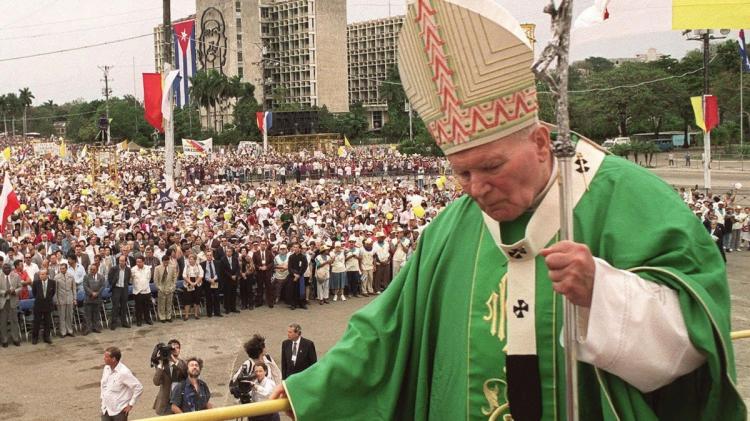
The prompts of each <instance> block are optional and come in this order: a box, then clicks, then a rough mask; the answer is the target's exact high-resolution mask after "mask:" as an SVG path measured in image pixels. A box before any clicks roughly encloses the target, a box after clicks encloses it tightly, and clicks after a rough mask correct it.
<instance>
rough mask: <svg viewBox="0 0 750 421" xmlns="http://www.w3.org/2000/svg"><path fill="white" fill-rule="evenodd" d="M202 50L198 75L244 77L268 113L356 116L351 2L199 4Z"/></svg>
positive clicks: (226, 0) (207, 0)
mask: <svg viewBox="0 0 750 421" xmlns="http://www.w3.org/2000/svg"><path fill="white" fill-rule="evenodd" d="M196 50H197V56H198V57H197V58H198V69H199V70H200V69H216V70H217V71H219V72H221V73H223V74H225V75H227V76H229V77H232V76H235V75H239V76H240V77H242V79H243V80H244V81H247V82H250V83H252V84H253V85H255V87H256V89H255V96H256V100H257V101H258V102H259V103H261V104H264V107H265V108H266V109H275V108H277V107H278V106H280V105H283V104H303V105H310V106H324V105H325V106H327V107H328V109H329V110H330V111H332V112H345V111H348V110H349V101H348V95H347V92H346V90H345V89H342V81H345V80H347V65H346V0H242V1H231V0H197V1H196ZM230 108H231V107H227V109H226V110H224V112H223V114H225V115H227V116H228V115H229V114H231V109H230Z"/></svg>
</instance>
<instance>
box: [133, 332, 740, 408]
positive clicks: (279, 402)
mask: <svg viewBox="0 0 750 421" xmlns="http://www.w3.org/2000/svg"><path fill="white" fill-rule="evenodd" d="M731 336H732V340H737V339H749V338H750V330H738V331H736V332H732V335H731ZM291 409H292V407H291V405H290V403H289V400H288V399H276V400H272V401H263V402H256V403H248V404H244V405H235V406H224V407H221V408H214V409H207V410H205V411H200V412H189V413H186V414H174V415H165V416H161V417H152V418H143V419H141V420H140V421H223V420H231V419H241V418H244V417H258V416H261V415H268V414H273V413H274V412H283V411H289V410H291Z"/></svg>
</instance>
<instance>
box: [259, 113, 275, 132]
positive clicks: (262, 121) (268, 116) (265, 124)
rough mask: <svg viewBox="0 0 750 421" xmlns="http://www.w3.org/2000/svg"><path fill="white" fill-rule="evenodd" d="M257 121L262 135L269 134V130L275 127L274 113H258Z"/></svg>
mask: <svg viewBox="0 0 750 421" xmlns="http://www.w3.org/2000/svg"><path fill="white" fill-rule="evenodd" d="M255 121H256V123H258V130H260V132H261V133H265V134H268V129H270V128H271V126H272V125H273V113H272V112H271V111H258V112H256V113H255Z"/></svg>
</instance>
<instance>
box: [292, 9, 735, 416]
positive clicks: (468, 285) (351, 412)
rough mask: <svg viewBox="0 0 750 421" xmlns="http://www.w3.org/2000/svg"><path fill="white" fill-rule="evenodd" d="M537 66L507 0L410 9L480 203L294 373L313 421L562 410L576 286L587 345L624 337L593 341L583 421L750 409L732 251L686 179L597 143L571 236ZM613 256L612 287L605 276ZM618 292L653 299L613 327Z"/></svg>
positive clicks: (444, 227) (446, 134)
mask: <svg viewBox="0 0 750 421" xmlns="http://www.w3.org/2000/svg"><path fill="white" fill-rule="evenodd" d="M533 60H534V54H533V50H532V47H531V45H530V42H529V40H528V39H527V38H526V36H525V35H524V32H523V31H522V30H521V27H520V25H519V24H518V22H517V21H515V19H513V17H512V16H511V15H510V14H509V13H508V12H507V11H506V10H505V9H503V8H502V7H501V6H499V5H498V4H497V2H496V1H495V0H409V1H408V6H407V14H406V17H405V20H404V25H403V28H402V31H401V33H400V34H399V70H400V74H401V80H402V82H403V84H404V90H405V92H406V94H407V95H408V97H409V102H410V104H411V105H412V106H413V108H414V109H416V110H417V112H418V113H419V115H420V116H421V117H422V119H423V121H424V122H425V126H426V127H427V129H428V130H429V132H430V134H431V135H432V137H433V138H434V139H435V141H436V143H437V144H438V145H439V146H440V148H441V149H442V150H443V151H444V152H445V154H446V155H447V156H448V159H449V160H450V162H451V165H452V167H453V170H454V174H455V176H456V178H457V180H458V181H459V182H460V183H461V185H462V187H463V188H464V190H465V191H466V193H467V195H466V196H465V197H462V198H461V199H459V200H457V201H455V202H454V203H452V204H451V205H449V206H448V207H447V208H446V209H445V210H444V211H443V212H442V213H441V214H440V215H439V216H438V217H437V218H436V219H435V220H434V221H433V222H432V223H431V224H430V225H429V226H428V227H427V228H426V229H425V230H424V232H423V235H422V236H421V237H420V239H419V244H418V247H417V250H416V252H415V253H414V254H413V255H412V257H411V258H410V260H409V261H408V263H407V264H406V265H405V266H404V268H403V269H402V270H401V271H400V272H399V274H398V276H397V277H396V278H395V279H394V280H393V282H392V283H391V284H390V285H389V287H388V288H387V290H386V292H385V293H384V294H383V295H381V296H380V297H379V298H377V299H376V300H375V301H374V302H372V303H371V304H369V305H368V306H366V307H365V308H364V309H362V310H360V311H359V312H357V313H356V314H355V315H354V316H353V317H352V319H351V321H350V324H349V327H348V329H347V331H346V333H345V334H344V336H343V338H342V339H341V341H340V342H339V343H338V344H336V345H335V346H334V347H333V348H332V349H331V350H330V351H329V352H328V353H327V354H326V355H325V356H324V357H323V358H322V359H321V360H320V361H318V363H316V364H315V365H313V366H312V367H310V368H308V369H307V370H305V371H304V372H301V373H298V374H295V375H293V376H290V377H289V378H288V379H287V380H286V381H285V382H284V389H285V391H286V395H287V396H288V397H289V400H290V402H291V405H292V409H293V411H294V413H295V414H296V416H297V417H298V418H299V419H300V420H303V421H306V420H332V419H341V420H449V421H454V420H491V421H494V420H501V419H502V420H509V419H513V417H514V414H513V412H514V411H515V418H516V419H517V420H519V421H526V419H533V420H536V419H540V418H541V419H543V420H562V419H565V417H566V407H565V406H566V402H565V396H566V393H565V392H566V390H565V369H564V368H565V367H564V355H565V350H564V349H563V346H562V343H561V342H562V327H563V326H562V320H563V317H562V308H563V297H562V295H560V294H564V295H565V297H567V298H568V299H571V301H572V302H574V303H575V304H577V305H579V306H580V307H579V310H580V314H579V319H578V320H577V321H578V323H579V325H580V327H581V329H582V331H583V333H584V334H583V335H582V336H581V337H579V338H577V340H578V341H579V344H580V345H581V346H580V347H579V350H585V351H586V352H587V353H589V351H590V350H588V348H586V346H590V345H591V344H592V343H595V341H596V340H597V339H602V340H604V341H605V342H606V341H608V340H610V339H611V338H617V339H616V340H610V341H609V342H608V343H607V344H611V343H614V344H616V347H615V348H616V349H615V350H614V351H612V350H611V349H610V348H607V347H604V348H602V349H603V351H601V354H600V355H595V356H594V358H592V359H589V358H588V355H586V356H584V355H583V352H581V353H579V363H578V365H577V369H578V374H579V391H578V392H579V393H578V403H579V411H580V419H582V420H600V419H603V420H638V421H641V420H657V419H674V420H685V419H696V420H737V419H745V418H746V412H747V410H746V408H745V406H744V404H743V402H742V399H741V398H740V396H739V393H738V392H737V388H736V385H735V369H734V355H733V350H732V344H731V341H730V338H729V332H730V322H729V321H730V301H729V290H728V286H727V278H726V272H725V267H724V263H723V261H722V259H721V257H720V255H719V252H718V250H717V249H716V246H715V244H714V243H713V241H712V240H711V238H710V236H709V235H708V233H707V232H706V230H705V228H704V227H703V225H702V224H701V223H700V222H699V221H698V220H697V219H696V218H695V216H694V215H693V214H692V212H691V211H690V210H689V209H688V208H687V207H686V206H685V205H684V203H682V201H681V199H680V198H679V196H678V195H677V194H676V193H675V192H674V191H673V189H672V188H670V187H669V186H668V185H666V184H665V183H664V182H662V181H661V180H659V179H658V178H657V177H655V176H654V175H652V174H651V173H649V172H648V171H646V170H644V169H642V168H640V167H637V166H635V165H634V164H632V163H629V162H627V161H626V160H623V159H621V158H617V157H612V156H605V155H604V153H603V152H602V151H601V150H598V149H597V147H596V146H594V145H592V144H591V143H590V142H589V141H586V140H583V141H581V142H579V144H578V145H577V148H576V155H575V161H574V162H575V172H574V174H573V175H574V178H573V180H572V181H571V183H572V184H571V191H572V192H573V199H574V200H573V201H572V203H575V208H574V213H573V216H574V224H573V226H574V241H572V242H571V241H558V238H557V236H556V232H557V231H558V230H559V227H560V222H559V217H560V212H559V204H557V198H558V197H559V196H558V189H559V186H557V175H558V174H557V172H556V171H557V163H556V161H555V160H554V159H553V157H552V152H551V146H550V135H549V129H548V128H546V127H544V126H542V125H540V123H539V122H538V118H537V110H538V104H537V99H536V84H535V79H534V74H533V73H532V71H531V70H530V69H531V65H532V63H533ZM603 268H605V269H606V270H603V272H606V271H607V270H609V271H611V272H612V273H614V274H615V275H614V278H616V279H615V281H611V278H607V277H606V276H604V277H599V274H597V275H596V276H594V274H593V273H594V272H595V269H596V271H599V270H600V269H603ZM603 280H606V282H604V283H599V282H600V281H603ZM613 282H614V283H613ZM617 282H621V283H620V284H618V283H617ZM596 285H599V287H598V288H597V286H596ZM612 285H614V288H615V290H614V291H613V290H612V289H606V288H605V287H608V288H611V287H612ZM633 285H639V286H638V287H634V286H633ZM603 288H604V289H603ZM601 291H607V292H606V294H605V295H604V297H605V298H604V301H602V294H604V293H602V292H601ZM622 291H624V292H622ZM653 291H657V292H656V293H655V295H656V296H655V297H652V295H651V294H652V293H653ZM597 293H598V294H597ZM597 297H599V298H598V299H599V301H598V302H597V301H596V300H597ZM613 297H614V298H617V299H618V300H620V301H618V302H620V303H624V304H623V308H624V307H628V306H629V305H630V303H639V304H638V305H639V306H640V307H638V306H636V305H635V304H633V306H634V307H633V308H634V309H638V312H635V313H631V314H620V315H618V316H617V317H619V318H620V319H622V320H624V319H626V318H627V319H628V323H613V324H612V329H609V330H608V327H609V325H608V324H607V325H605V326H604V327H602V325H601V323H602V320H606V323H609V322H610V319H608V318H605V317H602V316H601V314H603V313H601V312H599V313H596V312H595V310H596V309H601V308H607V306H606V305H604V306H600V305H598V304H597V303H599V304H601V303H602V302H607V303H609V302H611V301H607V299H608V298H613ZM644 297H646V298H645V299H644ZM652 299H653V301H650V300H652ZM667 302H668V303H671V304H665V303H667ZM644 303H645V304H644ZM651 304H652V307H651V308H654V309H661V308H667V307H668V306H670V307H669V309H670V310H669V311H663V312H653V311H649V310H650V308H645V309H644V307H643V306H644V305H646V306H648V305H651ZM615 307H617V306H615ZM589 311H590V313H589ZM594 315H596V317H594ZM589 316H590V317H592V318H593V319H589V318H587V317H589ZM594 327H595V328H594ZM626 328H627V329H630V330H633V331H635V330H637V331H638V333H635V332H633V333H630V332H629V331H628V330H626ZM586 329H588V331H586ZM673 336H674V337H677V338H678V340H677V341H675V343H678V345H676V346H675V348H672V347H671V346H670V345H669V344H672V343H673V342H671V339H670V338H672V337H673ZM626 343H627V344H626ZM633 344H635V347H634V345H633ZM647 344H650V346H646V345H647ZM618 347H619V348H618ZM625 349H626V350H628V351H627V352H628V353H631V354H632V358H630V360H632V361H633V364H632V366H631V364H630V360H629V357H631V356H630V355H623V354H624V352H625V351H623V350H625ZM673 349H675V350H677V351H676V352H677V353H676V354H675V355H672V354H671V353H670V352H671V351H672V350H673ZM643 350H649V351H650V352H652V353H653V355H648V354H645V353H644V351H643ZM593 354H595V353H593ZM688 355H692V357H686V356H688ZM599 358H601V359H599ZM688 360H690V363H689V364H684V365H679V364H672V362H673V361H676V362H683V361H688ZM519 361H522V362H524V364H527V363H528V362H529V361H532V362H533V365H523V369H521V370H519V364H518V362H519ZM585 361H594V362H596V364H597V366H598V367H595V366H594V365H592V364H593V363H588V362H585ZM613 361H618V363H617V364H615V363H614V362H613ZM618 364H619V365H618ZM678 366H679V367H680V368H676V367H678ZM529 367H532V368H529ZM599 367H603V368H606V369H607V370H609V371H607V370H605V369H603V368H599ZM631 367H635V368H634V369H632V370H630V368H631ZM665 367H667V368H669V370H672V372H669V373H667V374H664V371H669V370H665ZM623 368H624V370H623ZM628 370H630V371H628ZM527 372H528V374H529V376H528V378H524V374H525V373H527ZM613 373H619V376H618V375H616V374H613ZM536 374H538V380H537V379H536V378H535V379H533V381H530V380H529V379H531V378H532V377H533V376H532V375H536ZM519 375H520V377H519ZM623 377H625V378H628V379H629V381H626V380H623ZM509 378H510V379H511V381H509ZM652 378H657V379H658V381H656V380H654V381H651V380H653V379H652ZM512 379H516V380H515V381H513V380H512ZM646 379H648V381H647V380H646ZM529 385H531V386H533V387H527V386H529ZM636 385H638V387H636ZM519 390H522V391H523V392H524V393H519ZM509 391H511V392H509ZM525 392H532V393H533V396H532V394H531V393H530V394H525ZM537 392H539V396H537ZM509 395H512V396H510V397H509ZM527 396H528V398H527Z"/></svg>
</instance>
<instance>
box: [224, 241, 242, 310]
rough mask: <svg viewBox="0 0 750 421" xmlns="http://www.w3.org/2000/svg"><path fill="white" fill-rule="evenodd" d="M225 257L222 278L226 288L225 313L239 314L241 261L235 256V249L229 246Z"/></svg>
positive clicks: (225, 250)
mask: <svg viewBox="0 0 750 421" xmlns="http://www.w3.org/2000/svg"><path fill="white" fill-rule="evenodd" d="M224 252H225V254H224V256H222V258H221V263H220V264H219V267H220V277H221V278H222V280H221V283H222V285H223V286H224V312H225V313H239V312H240V311H239V310H237V286H238V285H239V281H240V261H239V260H238V259H237V255H236V254H234V249H233V248H232V247H231V246H229V247H226V248H225V249H224Z"/></svg>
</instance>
